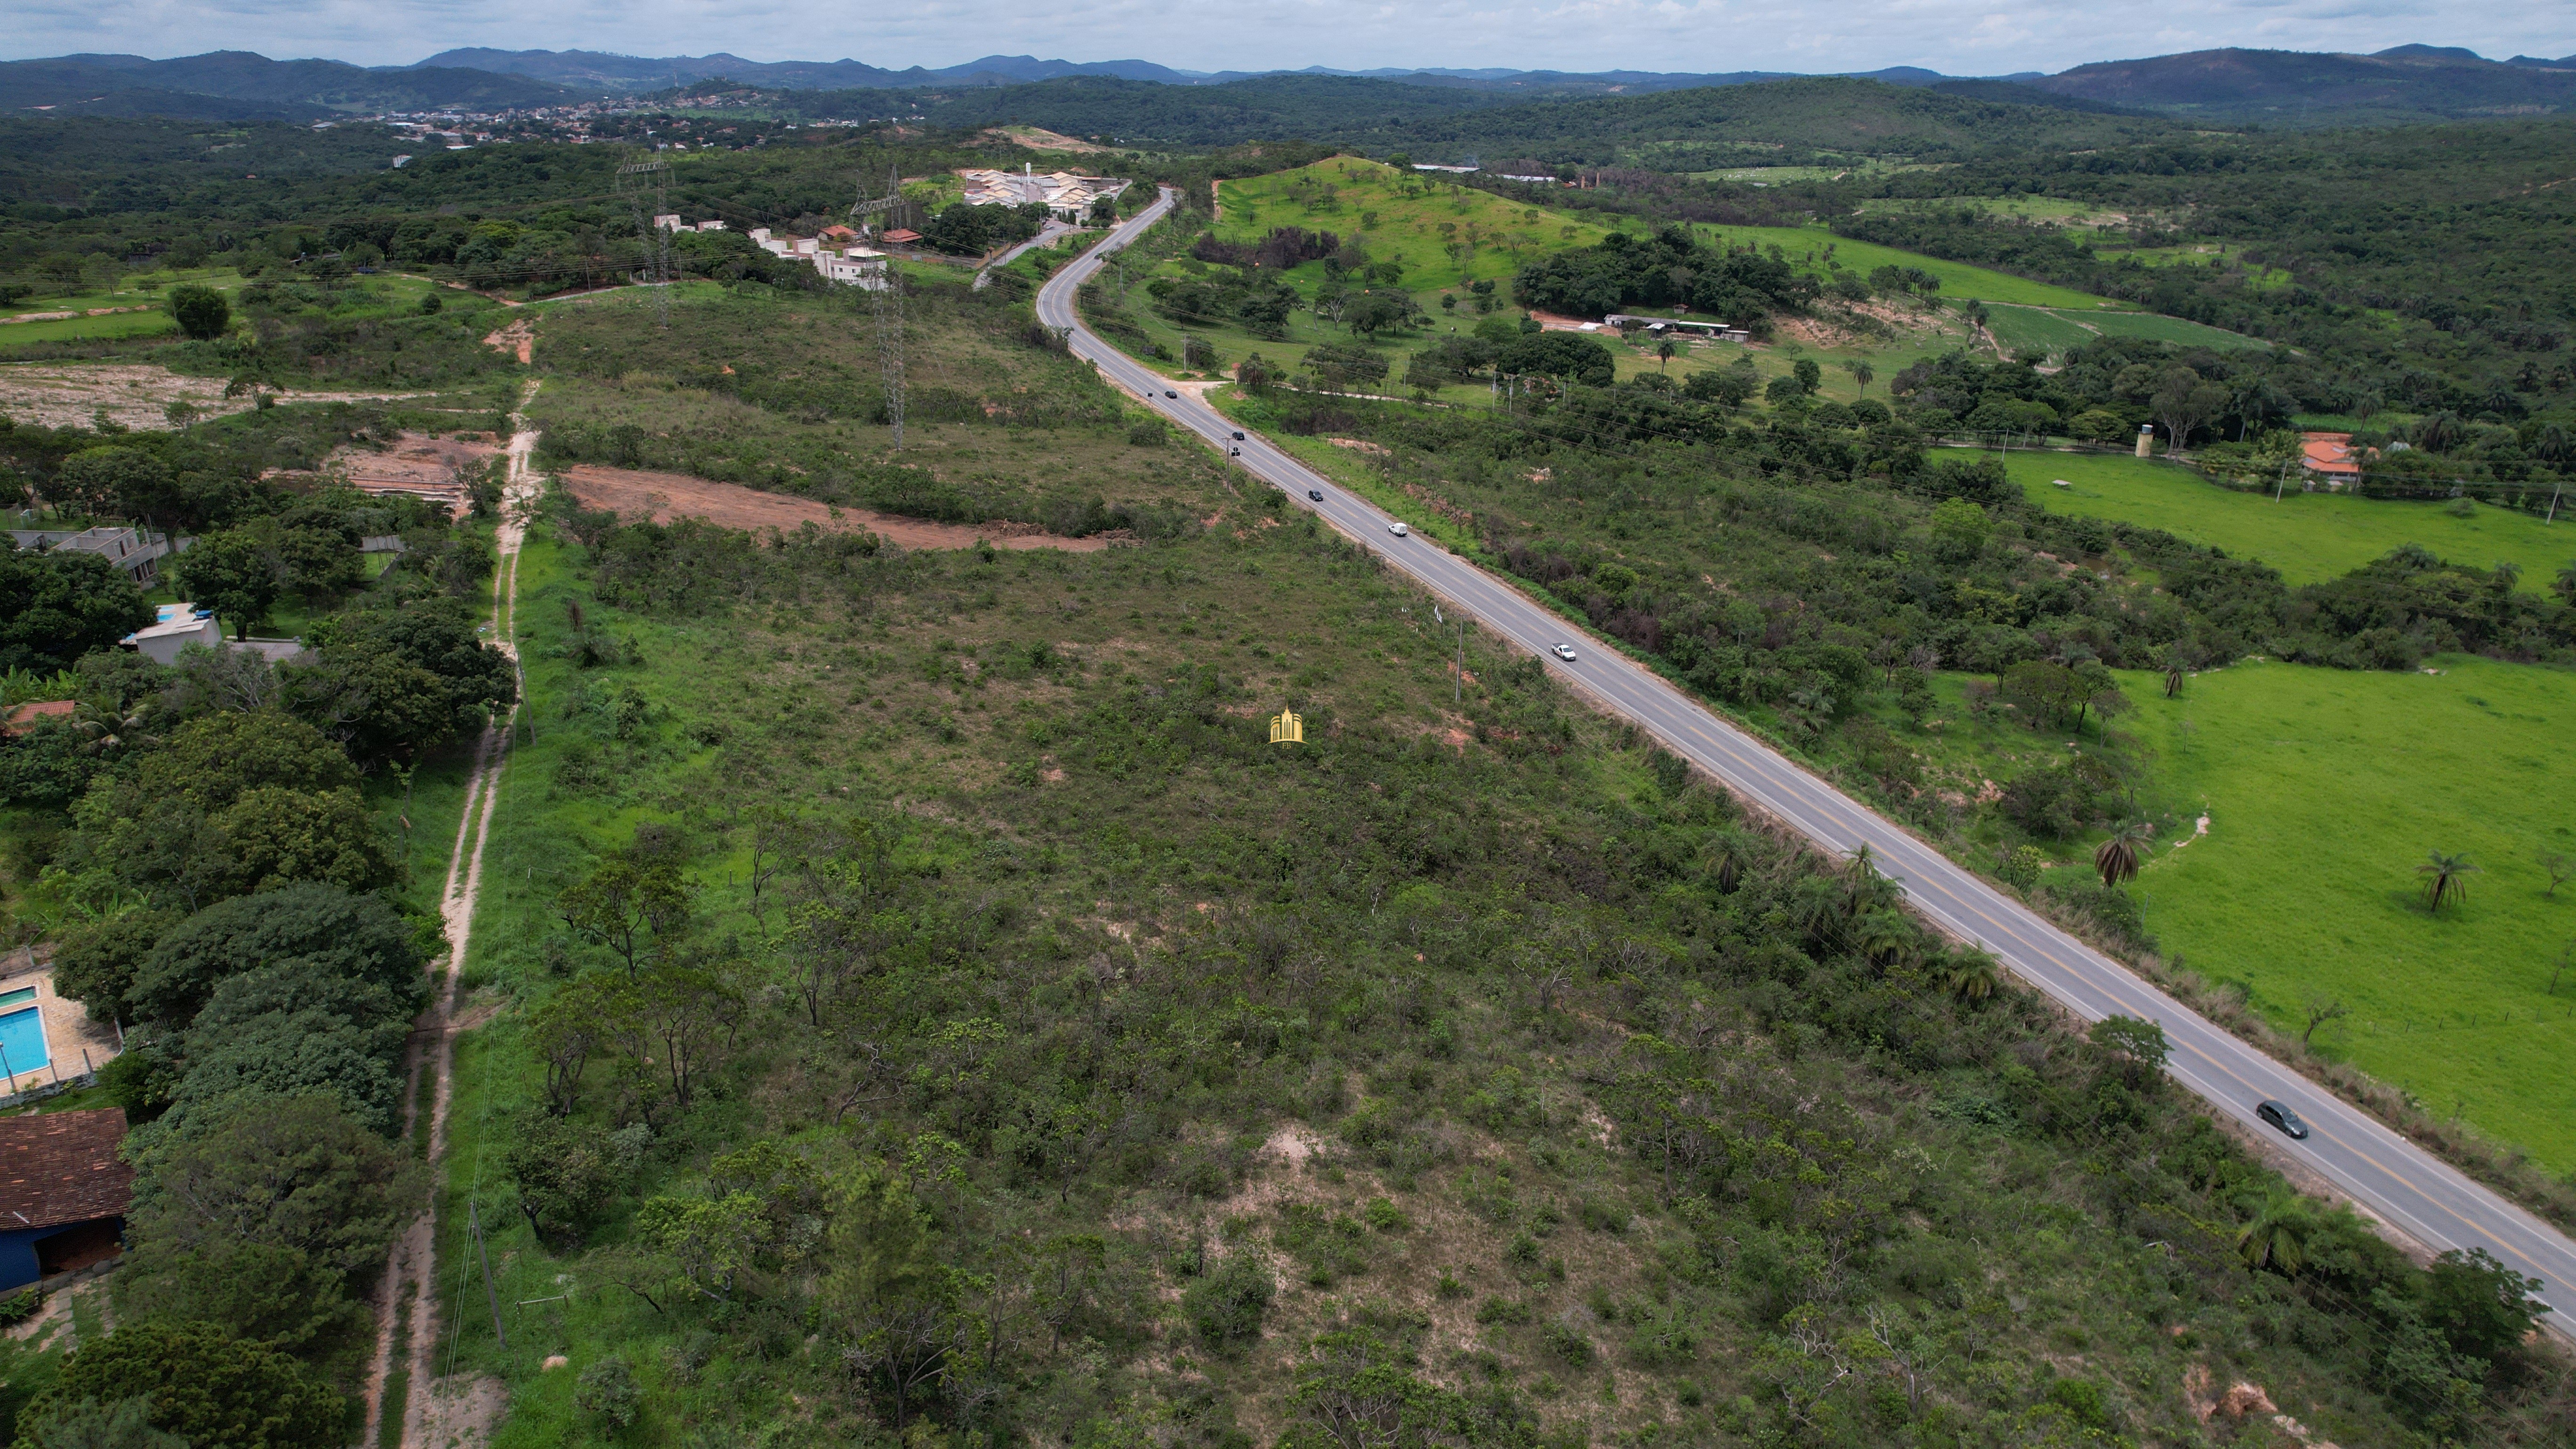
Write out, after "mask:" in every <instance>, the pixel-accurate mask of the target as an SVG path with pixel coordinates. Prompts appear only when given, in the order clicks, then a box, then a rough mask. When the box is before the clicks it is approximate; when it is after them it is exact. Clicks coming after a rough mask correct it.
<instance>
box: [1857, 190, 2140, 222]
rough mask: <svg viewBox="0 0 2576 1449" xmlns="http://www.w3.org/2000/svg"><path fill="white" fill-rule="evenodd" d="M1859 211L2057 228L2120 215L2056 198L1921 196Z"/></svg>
mask: <svg viewBox="0 0 2576 1449" xmlns="http://www.w3.org/2000/svg"><path fill="white" fill-rule="evenodd" d="M1860 210H1862V211H1879V212H1887V211H1945V212H1955V211H1961V210H1971V211H1978V212H1982V213H1984V214H1985V215H1987V216H2005V217H2011V218H2014V219H2015V220H2019V221H2052V222H2056V223H2058V224H2060V225H2099V224H2101V223H2104V222H2112V221H2116V220H2118V219H2119V217H2120V215H2121V213H2119V212H2111V211H2104V210H2102V209H2101V208H2099V207H2095V206H2088V205H2086V204H2085V203H2083V202H2081V201H2068V200H2066V199H2064V198H2062V197H2056V196H2024V195H2021V194H2020V193H2018V192H2016V193H2014V194H2012V195H2010V196H1924V197H1881V198H1878V199H1876V200H1873V201H1871V202H1869V203H1867V204H1866V205H1864V206H1862V207H1861V208H1860Z"/></svg>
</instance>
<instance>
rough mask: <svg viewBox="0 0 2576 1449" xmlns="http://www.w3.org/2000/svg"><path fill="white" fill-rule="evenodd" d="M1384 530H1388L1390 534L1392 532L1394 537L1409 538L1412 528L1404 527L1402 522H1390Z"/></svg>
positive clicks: (1411, 534)
mask: <svg viewBox="0 0 2576 1449" xmlns="http://www.w3.org/2000/svg"><path fill="white" fill-rule="evenodd" d="M1386 531H1387V532H1389V533H1391V534H1394V535H1395V536H1396V537H1398V538H1411V537H1412V536H1413V530H1411V529H1409V528H1406V527H1405V526H1404V525H1403V524H1401V523H1390V524H1388V525H1387V526H1386Z"/></svg>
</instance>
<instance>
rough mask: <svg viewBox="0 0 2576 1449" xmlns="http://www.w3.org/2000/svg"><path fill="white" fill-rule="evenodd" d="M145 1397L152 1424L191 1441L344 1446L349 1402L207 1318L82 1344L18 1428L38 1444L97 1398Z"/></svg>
mask: <svg viewBox="0 0 2576 1449" xmlns="http://www.w3.org/2000/svg"><path fill="white" fill-rule="evenodd" d="M144 1395H149V1396H150V1397H151V1401H152V1407H151V1409H150V1411H149V1418H150V1421H151V1425H152V1427H153V1428H155V1429H158V1430H161V1431H163V1432H164V1433H168V1434H175V1435H178V1436H179V1437H180V1438H182V1439H185V1440H186V1441H187V1442H188V1443H189V1444H190V1445H191V1446H193V1449H341V1446H343V1445H345V1444H346V1443H347V1442H348V1439H349V1431H350V1423H349V1401H348V1400H346V1399H344V1398H342V1397H340V1395H339V1394H338V1393H336V1392H334V1391H333V1390H332V1388H331V1386H330V1385H328V1384H326V1383H323V1382H322V1381H321V1380H319V1379H317V1378H314V1377H313V1376H312V1375H310V1374H308V1373H307V1372H306V1371H305V1369H304V1368H303V1366H302V1365H300V1364H298V1363H296V1361H295V1360H294V1359H292V1358H289V1357H288V1356H286V1355H285V1354H283V1353H280V1352H278V1351H277V1350H275V1349H273V1348H269V1347H267V1346H266V1345H264V1344H257V1343H248V1342H244V1341H243V1340H241V1339H238V1338H235V1337H233V1336H232V1334H231V1333H229V1332H227V1331H226V1330H224V1329H222V1328H220V1327H218V1326H216V1325H214V1324H211V1323H132V1324H127V1325H125V1326H124V1327H122V1328H119V1329H117V1330H116V1331H115V1332H114V1333H111V1334H109V1335H108V1336H107V1337H105V1338H102V1339H97V1340H95V1341H93V1342H90V1343H85V1344H82V1345H81V1346H80V1347H79V1348H78V1349H77V1350H75V1351H74V1352H73V1353H72V1355H71V1357H69V1358H67V1359H65V1360H63V1371H62V1378H61V1379H60V1380H59V1381H57V1382H56V1384H55V1385H54V1387H53V1388H50V1389H48V1390H46V1391H45V1392H43V1393H41V1394H38V1395H37V1396H36V1397H35V1399H34V1400H33V1401H31V1402H30V1403H29V1404H28V1405H27V1407H26V1409H25V1410H24V1411H23V1412H22V1413H21V1414H20V1416H19V1419H18V1430H19V1433H20V1434H21V1435H22V1436H23V1438H24V1439H25V1440H27V1441H34V1442H42V1441H43V1440H44V1439H45V1437H46V1436H47V1431H48V1430H49V1429H50V1428H52V1427H53V1426H55V1425H57V1424H61V1423H65V1422H68V1421H69V1420H71V1419H72V1418H74V1417H76V1416H79V1415H84V1414H95V1412H96V1406H97V1405H100V1404H111V1403H116V1402H118V1401H121V1400H125V1399H132V1398H138V1397H142V1396H144Z"/></svg>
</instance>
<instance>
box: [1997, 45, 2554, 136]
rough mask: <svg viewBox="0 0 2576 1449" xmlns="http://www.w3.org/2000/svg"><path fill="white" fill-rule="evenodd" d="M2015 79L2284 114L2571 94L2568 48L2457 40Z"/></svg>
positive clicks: (2087, 93) (2167, 106) (2476, 108)
mask: <svg viewBox="0 0 2576 1449" xmlns="http://www.w3.org/2000/svg"><path fill="white" fill-rule="evenodd" d="M2021 84H2023V85H2027V86H2031V87H2034V88H2036V89H2039V90H2044V91H2047V92H2050V93H2051V94H2054V95H2062V96H2077V97H2081V98H2083V99H2085V100H2089V101H2100V102H2106V103H2108V104H2111V105H2116V106H2127V107H2131V108H2133V109H2137V110H2145V111H2156V112H2162V113H2165V114H2192V113H2199V114H2207V115H2213V116H2217V117H2221V118H2223V119H2227V120H2234V121H2242V120H2283V119H2287V120H2292V121H2295V120H2297V119H2298V117H2299V113H2300V112H2301V111H2303V110H2324V111H2327V112H2329V113H2335V114H2339V115H2343V116H2350V115H2352V114H2354V113H2357V112H2382V113H2395V114H2405V113H2430V114H2433V115H2440V116H2479V115H2517V114H2535V113H2543V112H2548V111H2555V110H2559V109H2563V108H2564V107H2566V106H2568V105H2569V104H2570V103H2571V102H2576V56H2568V57H2566V58H2564V59H2561V60H2540V59H2536V58H2534V57H2531V56H2520V55H2518V56H2515V57H2514V58H2513V59H2512V60H2509V61H2494V60H2486V59H2483V58H2482V57H2480V56H2478V55H2477V54H2475V53H2474V52H2471V51H2467V50H2463V49H2461V48H2459V47H2458V46H2432V45H2401V46H2398V47H2397V48H2395V49H2394V50H2383V51H2380V52H2379V53H2378V54H2376V55H2312V54H2305V53H2302V52H2299V51H2290V50H2233V49H2231V50H2201V51H2194V52H2192V53H2190V54H2188V55H2160V56H2156V57H2153V58H2152V59H2148V60H2113V61H2100V62H2096V63H2095V64H2092V65H2079V66H2077V67H2076V68H2075V69H2073V70H2070V71H2063V72H2060V73H2059V74H2056V75H2052V76H2036V77H2031V78H2028V79H2024V80H2021Z"/></svg>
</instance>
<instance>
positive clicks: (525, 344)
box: [483, 317, 537, 367]
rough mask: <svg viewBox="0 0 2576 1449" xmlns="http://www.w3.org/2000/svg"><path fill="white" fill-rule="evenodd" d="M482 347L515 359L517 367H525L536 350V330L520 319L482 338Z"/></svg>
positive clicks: (524, 319)
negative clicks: (517, 363) (516, 359)
mask: <svg viewBox="0 0 2576 1449" xmlns="http://www.w3.org/2000/svg"><path fill="white" fill-rule="evenodd" d="M483 345H484V346H486V347H489V348H491V349H492V350H493V351H495V352H499V353H504V354H507V355H511V356H515V357H517V358H518V359H519V365H520V366H521V367H525V366H527V365H528V359H529V357H530V356H532V355H533V354H534V353H535V352H536V350H537V333H536V329H535V328H533V327H530V326H529V325H528V319H527V318H525V317H522V318H520V319H518V320H517V321H515V322H512V323H511V324H510V325H509V326H507V327H504V328H502V329H500V330H499V331H497V332H494V333H493V334H492V335H491V336H489V337H486V338H484V339H483Z"/></svg>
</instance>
